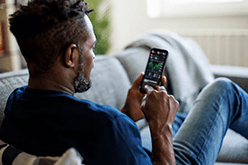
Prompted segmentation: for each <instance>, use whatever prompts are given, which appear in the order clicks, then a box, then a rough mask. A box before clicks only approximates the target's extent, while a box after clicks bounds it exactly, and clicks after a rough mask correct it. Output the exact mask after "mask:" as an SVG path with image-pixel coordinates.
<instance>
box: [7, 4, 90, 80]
mask: <svg viewBox="0 0 248 165" xmlns="http://www.w3.org/2000/svg"><path fill="white" fill-rule="evenodd" d="M92 11H93V10H89V9H88V5H87V3H86V2H84V0H31V1H29V2H28V4H27V5H26V6H21V7H20V9H19V10H17V11H16V12H15V13H14V14H12V15H10V18H9V23H10V31H11V32H12V33H13V34H14V36H15V37H16V40H17V42H18V45H19V47H20V50H21V53H22V55H23V56H24V58H25V59H26V61H27V63H28V65H29V63H31V64H32V65H33V66H34V68H35V69H34V70H33V71H32V72H30V70H29V72H30V76H31V75H32V76H35V75H36V74H42V73H45V72H46V71H48V70H49V69H50V68H51V67H52V65H53V64H54V62H55V61H56V60H57V58H58V56H59V55H61V54H63V51H64V50H65V49H66V48H67V47H68V46H69V45H70V44H72V43H75V44H77V45H80V43H82V42H83V41H85V40H86V39H87V36H88V32H87V29H86V26H85V22H84V21H79V20H80V19H82V18H84V16H85V15H88V14H89V13H90V12H92Z"/></svg>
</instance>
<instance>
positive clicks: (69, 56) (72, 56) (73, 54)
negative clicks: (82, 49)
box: [63, 44, 78, 68]
mask: <svg viewBox="0 0 248 165" xmlns="http://www.w3.org/2000/svg"><path fill="white" fill-rule="evenodd" d="M77 59H78V49H77V46H76V44H70V45H69V46H68V47H67V49H66V51H65V56H64V59H63V60H64V63H65V65H66V67H69V68H73V67H74V66H75V62H77V61H78V60H77Z"/></svg>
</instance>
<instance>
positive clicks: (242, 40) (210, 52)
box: [173, 29, 248, 67]
mask: <svg viewBox="0 0 248 165" xmlns="http://www.w3.org/2000/svg"><path fill="white" fill-rule="evenodd" d="M173 31H174V32H176V33H178V34H180V35H181V36H184V37H189V38H192V39H194V40H195V41H196V42H197V43H198V44H199V45H200V47H201V48H202V50H203V51H204V53H205V54H206V56H207V57H208V59H209V62H210V63H211V64H217V65H233V66H246V67H248V30H246V29H227V30H226V29H186V30H182V29H180V30H173Z"/></svg>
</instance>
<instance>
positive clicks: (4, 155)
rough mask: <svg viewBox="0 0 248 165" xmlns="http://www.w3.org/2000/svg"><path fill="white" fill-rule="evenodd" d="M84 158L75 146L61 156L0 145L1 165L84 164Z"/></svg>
mask: <svg viewBox="0 0 248 165" xmlns="http://www.w3.org/2000/svg"><path fill="white" fill-rule="evenodd" d="M82 160H83V158H82V157H81V155H80V154H79V153H78V152H77V151H76V150H75V149H74V148H70V149H68V150H67V151H66V152H65V153H64V154H63V155H62V156H61V157H37V156H34V155H30V154H28V153H25V152H22V151H19V150H17V149H16V148H14V147H12V146H11V145H8V144H4V145H1V146H0V165H68V164H73V165H82V164H81V162H82Z"/></svg>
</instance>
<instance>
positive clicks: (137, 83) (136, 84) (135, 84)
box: [133, 72, 144, 89]
mask: <svg viewBox="0 0 248 165" xmlns="http://www.w3.org/2000/svg"><path fill="white" fill-rule="evenodd" d="M143 76H144V73H143V72H142V73H140V75H139V77H138V78H137V79H136V80H135V81H134V83H133V87H135V88H136V89H139V87H140V84H141V82H142V78H143Z"/></svg>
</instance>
